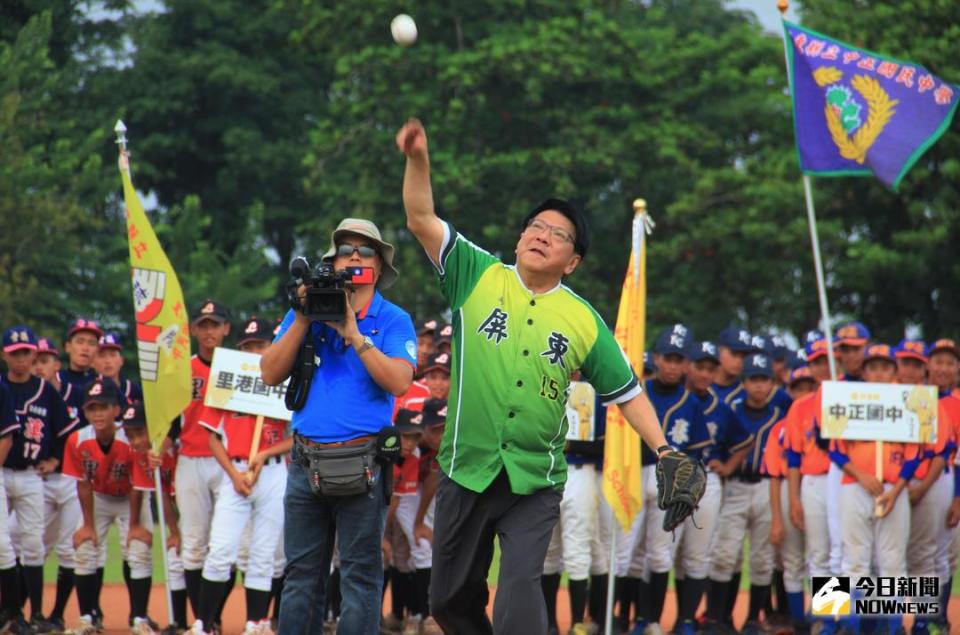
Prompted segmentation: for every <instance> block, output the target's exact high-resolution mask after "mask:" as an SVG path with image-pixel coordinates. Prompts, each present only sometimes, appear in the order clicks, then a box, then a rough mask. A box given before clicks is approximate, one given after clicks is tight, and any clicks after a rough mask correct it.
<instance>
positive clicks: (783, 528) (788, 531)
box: [763, 366, 817, 630]
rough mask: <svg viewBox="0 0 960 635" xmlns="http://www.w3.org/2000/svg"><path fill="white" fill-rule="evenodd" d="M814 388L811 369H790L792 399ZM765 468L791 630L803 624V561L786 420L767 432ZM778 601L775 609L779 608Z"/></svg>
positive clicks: (772, 541) (774, 542)
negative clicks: (794, 517)
mask: <svg viewBox="0 0 960 635" xmlns="http://www.w3.org/2000/svg"><path fill="white" fill-rule="evenodd" d="M816 389H817V380H816V379H814V377H813V374H812V373H811V372H810V369H809V368H808V367H806V366H801V367H800V368H797V369H795V370H793V371H791V372H790V377H789V379H788V382H787V390H788V391H789V392H790V397H791V398H792V399H793V400H795V401H796V400H798V399H801V398H802V397H804V396H806V395H810V394H812V393H813V392H814V391H815V390H816ZM763 462H764V463H763V464H764V468H765V469H766V471H767V473H768V474H769V476H770V544H771V545H773V547H774V549H776V551H777V556H778V557H777V560H778V561H779V564H780V569H781V571H782V572H783V585H784V590H785V592H786V602H785V603H784V604H785V605H786V606H785V608H787V609H788V610H789V615H790V619H791V621H792V623H793V624H792V625H793V627H794V629H795V630H796V629H799V628H801V627H802V626H803V623H804V604H803V579H804V577H805V573H806V564H805V561H804V536H803V532H802V531H800V530H799V529H798V528H797V527H796V526H794V524H793V523H792V522H790V508H789V506H788V501H789V498H790V492H789V489H788V483H787V445H786V419H785V418H784V419H781V420H780V421H778V422H777V423H776V424H775V425H774V426H773V429H772V430H771V431H770V436H769V439H768V440H767V447H766V448H765V449H764V457H763ZM779 605H780V602H779V601H778V609H781V612H782V609H783V608H784V607H780V606H779Z"/></svg>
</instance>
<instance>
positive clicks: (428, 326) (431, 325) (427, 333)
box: [417, 319, 440, 368]
mask: <svg viewBox="0 0 960 635" xmlns="http://www.w3.org/2000/svg"><path fill="white" fill-rule="evenodd" d="M439 328H440V325H439V323H438V322H437V320H436V319H431V320H427V321H426V322H424V323H423V324H421V325H420V328H418V329H417V368H424V367H425V366H426V364H427V358H428V357H430V356H431V355H432V354H433V352H434V348H435V346H434V345H435V343H436V339H437V330H438V329H439Z"/></svg>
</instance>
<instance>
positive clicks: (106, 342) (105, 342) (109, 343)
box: [100, 331, 123, 351]
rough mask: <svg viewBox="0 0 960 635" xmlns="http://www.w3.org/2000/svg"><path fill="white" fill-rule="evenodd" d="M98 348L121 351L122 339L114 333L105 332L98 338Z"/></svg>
mask: <svg viewBox="0 0 960 635" xmlns="http://www.w3.org/2000/svg"><path fill="white" fill-rule="evenodd" d="M100 348H113V349H116V350H118V351H120V350H123V338H122V337H121V336H120V334H119V333H117V332H116V331H107V332H106V333H104V334H103V335H101V336H100Z"/></svg>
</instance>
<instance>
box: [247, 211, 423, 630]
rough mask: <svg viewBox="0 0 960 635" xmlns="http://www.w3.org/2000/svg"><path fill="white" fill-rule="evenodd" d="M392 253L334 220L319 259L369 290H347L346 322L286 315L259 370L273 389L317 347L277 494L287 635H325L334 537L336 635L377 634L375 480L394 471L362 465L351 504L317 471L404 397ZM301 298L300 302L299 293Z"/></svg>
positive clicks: (409, 370)
mask: <svg viewBox="0 0 960 635" xmlns="http://www.w3.org/2000/svg"><path fill="white" fill-rule="evenodd" d="M393 254H394V248H393V246H392V245H390V244H389V243H386V242H384V241H383V240H382V239H381V237H380V230H379V229H377V226H376V225H374V224H373V223H372V222H370V221H367V220H360V219H353V218H348V219H346V220H344V221H343V222H341V223H340V225H339V226H338V227H337V229H336V230H335V231H334V232H333V236H332V244H331V247H330V249H329V250H328V251H327V253H325V254H324V255H323V261H324V262H328V263H331V264H332V265H333V268H334V269H335V270H337V271H340V270H343V269H345V268H347V267H371V268H372V269H373V272H374V276H373V280H374V284H366V285H351V284H347V286H346V296H347V303H346V312H345V315H344V319H343V321H341V322H324V323H320V322H315V321H311V320H310V318H308V317H306V316H305V315H304V314H303V312H302V310H301V311H293V310H291V311H289V312H288V313H287V315H286V317H285V318H284V320H283V323H282V324H281V325H280V329H279V331H278V333H277V336H276V337H275V339H274V342H273V344H272V345H271V346H270V347H269V348H268V349H267V350H266V351H265V352H264V353H263V357H262V358H261V361H260V369H261V372H262V375H263V381H264V382H266V383H267V384H270V385H277V384H280V383H281V382H283V381H284V380H285V379H286V378H287V377H289V376H291V373H292V372H293V371H294V365H295V364H297V363H298V353H299V352H300V350H301V347H302V346H303V344H304V342H305V340H306V338H308V337H310V338H312V340H313V345H314V346H315V351H316V353H315V362H314V365H315V370H314V375H313V379H312V382H311V384H310V387H309V392H308V393H307V400H306V404H305V405H304V406H303V408H302V409H300V410H298V411H295V412H294V413H293V420H292V428H293V431H294V448H293V452H292V461H291V463H290V465H289V473H288V477H287V490H286V495H285V497H284V550H285V552H286V559H287V565H286V580H285V582H284V587H283V596H282V602H281V604H280V606H281V611H280V626H279V632H280V633H282V634H283V635H294V634H299V633H315V632H319V631H320V630H321V628H322V620H323V608H324V596H325V592H326V589H325V585H326V581H327V577H328V574H329V571H330V558H331V555H332V553H333V545H334V539H335V537H338V540H339V548H340V563H341V564H340V566H341V576H342V577H341V582H340V586H341V591H342V595H343V604H342V607H343V608H342V613H341V616H340V627H339V628H340V630H341V632H344V633H356V634H358V635H363V634H366V633H369V634H376V633H379V630H380V600H381V591H382V585H383V563H382V555H381V551H380V540H381V537H382V534H383V526H384V519H385V514H386V508H387V504H386V501H387V495H388V492H386V491H385V487H384V480H383V478H382V476H381V472H382V473H383V474H384V475H385V474H386V473H387V472H388V470H390V469H392V468H391V467H390V466H386V468H385V469H383V470H380V469H379V465H377V466H376V467H375V468H373V469H372V471H367V469H366V468H364V470H363V472H364V473H366V474H367V478H366V479H364V481H365V483H366V484H367V485H366V486H367V488H368V491H366V492H363V493H355V494H349V495H348V494H343V493H342V491H339V490H338V491H336V493H334V494H331V492H333V491H334V489H333V488H334V486H337V485H339V483H334V482H332V481H326V482H325V481H324V479H323V471H324V463H327V464H328V465H332V462H333V461H342V460H343V459H339V458H330V459H329V460H328V459H325V458H324V457H330V456H331V455H336V454H338V453H350V451H351V449H358V450H363V449H365V448H369V447H374V446H376V445H377V443H376V441H377V435H378V433H379V432H380V430H381V429H382V428H384V427H386V426H390V425H391V413H392V411H393V400H394V397H396V396H399V395H402V394H404V393H405V392H406V391H407V389H408V388H409V386H410V382H411V381H412V379H413V372H414V368H415V365H416V360H417V357H416V355H417V335H416V332H415V330H414V327H413V321H412V320H411V319H410V316H409V315H408V314H407V313H406V312H405V311H403V310H402V309H400V308H399V307H397V306H396V305H394V304H392V303H390V302H388V301H387V300H385V299H384V298H383V296H382V295H380V292H379V291H378V288H379V289H385V288H387V287H389V286H390V285H391V284H392V283H393V282H394V281H395V280H396V279H397V270H396V269H394V267H393ZM298 294H299V297H300V299H301V302H302V301H303V299H304V298H305V297H306V289H305V287H304V286H301V287H300V288H299V290H298ZM290 389H293V388H292V387H291V388H290ZM397 447H399V444H397ZM374 450H375V447H374ZM354 454H356V453H354ZM363 460H364V461H366V460H367V457H366V456H364V457H363ZM364 465H367V464H366V463H364ZM325 483H326V484H327V485H329V487H330V488H331V489H328V488H326V487H324V484H325ZM315 492H317V493H315Z"/></svg>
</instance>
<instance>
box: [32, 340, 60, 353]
mask: <svg viewBox="0 0 960 635" xmlns="http://www.w3.org/2000/svg"><path fill="white" fill-rule="evenodd" d="M37 353H38V354H40V355H55V356H57V357H60V351H59V350H58V349H57V345H56V344H54V343H53V340H52V339H50V338H49V337H41V338H40V339H38V340H37Z"/></svg>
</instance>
